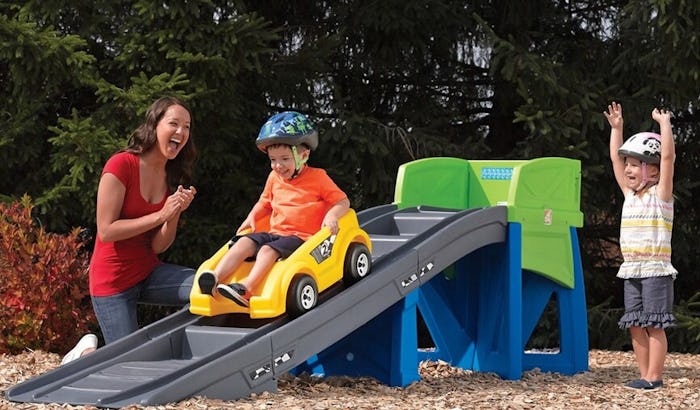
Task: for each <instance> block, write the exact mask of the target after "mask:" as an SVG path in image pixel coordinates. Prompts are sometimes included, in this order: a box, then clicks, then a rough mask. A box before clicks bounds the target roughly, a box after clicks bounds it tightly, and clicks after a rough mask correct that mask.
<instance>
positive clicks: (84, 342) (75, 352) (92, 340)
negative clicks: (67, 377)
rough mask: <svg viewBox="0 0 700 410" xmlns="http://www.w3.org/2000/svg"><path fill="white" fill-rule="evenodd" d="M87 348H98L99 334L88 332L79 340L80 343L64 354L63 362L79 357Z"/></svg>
mask: <svg viewBox="0 0 700 410" xmlns="http://www.w3.org/2000/svg"><path fill="white" fill-rule="evenodd" d="M87 349H97V336H95V335H93V334H92V333H88V334H86V335H85V336H83V337H81V338H80V340H79V341H78V344H76V345H75V347H74V348H72V349H71V351H70V352H68V353H67V354H66V355H65V356H63V359H62V360H61V364H62V365H63V364H66V363H69V362H72V361H73V360H76V359H79V358H80V356H81V355H82V354H83V352H84V351H86V350H87Z"/></svg>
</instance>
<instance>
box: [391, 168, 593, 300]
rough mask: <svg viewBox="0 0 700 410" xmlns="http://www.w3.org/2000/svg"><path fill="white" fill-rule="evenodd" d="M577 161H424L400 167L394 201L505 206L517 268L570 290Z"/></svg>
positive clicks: (577, 221) (577, 215) (577, 220)
mask: <svg viewBox="0 0 700 410" xmlns="http://www.w3.org/2000/svg"><path fill="white" fill-rule="evenodd" d="M580 195H581V163H580V161H578V160H573V159H569V158H558V157H548V158H537V159H532V160H520V161H483V160H465V159H460V158H448V157H438V158H424V159H420V160H417V161H412V162H409V163H406V164H403V165H401V167H399V171H398V175H397V180H396V190H395V193H394V203H395V204H396V205H397V206H398V207H399V208H407V207H412V206H419V205H428V206H436V207H443V208H451V209H469V208H482V207H489V206H507V207H508V221H509V222H513V223H519V224H521V225H522V265H523V266H522V268H523V269H527V270H530V271H533V272H537V273H539V274H541V275H543V276H545V277H547V278H549V279H551V280H553V281H555V282H557V283H559V284H561V285H563V286H566V287H569V288H573V286H574V266H573V254H572V250H571V246H572V244H571V237H570V228H571V227H581V226H583V213H582V212H581V211H580V202H581V196H580Z"/></svg>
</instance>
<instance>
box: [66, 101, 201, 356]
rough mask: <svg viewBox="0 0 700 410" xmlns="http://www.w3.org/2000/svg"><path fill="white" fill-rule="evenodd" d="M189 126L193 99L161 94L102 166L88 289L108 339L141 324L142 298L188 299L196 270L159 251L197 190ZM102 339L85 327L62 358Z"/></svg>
mask: <svg viewBox="0 0 700 410" xmlns="http://www.w3.org/2000/svg"><path fill="white" fill-rule="evenodd" d="M191 128H192V116H191V113H190V110H189V109H188V108H187V106H186V105H185V104H184V103H183V102H182V101H180V100H179V99H177V98H174V97H164V98H161V99H159V100H157V101H156V102H154V103H153V104H152V105H151V107H150V108H149V109H148V111H147V112H146V118H145V122H144V123H143V124H141V125H140V126H139V127H138V128H137V129H136V130H135V131H134V133H133V134H132V135H131V137H130V139H129V146H128V147H127V148H126V149H124V150H122V151H120V152H118V153H116V154H114V155H113V156H112V157H111V158H110V159H109V160H108V161H107V163H106V164H105V166H104V169H103V171H102V176H101V178H100V183H99V186H98V188H97V238H96V240H95V249H94V252H93V254H92V258H91V260H90V295H91V296H92V304H93V309H94V310H95V314H96V316H97V320H98V322H99V324H100V329H101V330H102V335H103V337H104V339H105V343H106V344H108V343H111V342H113V341H115V340H117V339H119V338H121V337H124V336H126V335H128V334H130V333H132V332H134V331H135V330H137V329H138V323H137V315H136V305H137V303H145V304H157V305H171V306H177V305H184V304H186V303H187V302H189V293H190V289H191V287H192V279H193V278H194V273H195V271H194V270H193V269H191V268H186V267H183V266H177V265H173V264H168V263H163V262H161V261H160V260H159V258H158V254H160V253H162V252H164V251H165V250H166V249H168V248H169V247H170V245H171V244H172V243H173V241H174V240H175V234H176V232H177V225H178V221H179V218H180V215H181V213H182V212H184V211H185V210H186V209H187V208H188V207H189V205H190V203H191V202H192V200H193V199H194V196H195V194H196V192H197V191H196V189H195V188H194V187H192V186H189V182H190V178H191V175H192V169H193V165H194V160H195V157H196V149H195V145H194V141H193V140H192V138H191V136H190V131H191ZM184 186H189V188H184ZM96 347H97V338H96V337H95V336H94V335H86V336H84V337H83V338H82V339H81V340H80V342H78V345H76V347H75V348H73V350H71V351H70V352H69V353H68V354H67V355H66V356H65V357H64V359H63V361H62V363H67V362H69V361H71V360H74V359H77V358H78V357H80V355H81V354H84V353H85V352H87V351H92V350H94V349H95V348H96Z"/></svg>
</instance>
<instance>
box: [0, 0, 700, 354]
mask: <svg viewBox="0 0 700 410" xmlns="http://www.w3.org/2000/svg"><path fill="white" fill-rule="evenodd" d="M699 24H700V3H698V2H696V1H694V0H626V1H623V0H590V1H575V0H569V1H563V0H532V1H527V2H513V1H510V0H472V1H466V0H463V1H457V0H442V1H438V0H422V1H419V0H400V1H399V0H383V1H370V0H338V1H332V2H329V1H311V0H290V1H285V2H280V1H272V0H258V1H244V0H228V1H224V0H188V1H169V0H166V1H157V2H154V1H147V0H131V1H114V0H94V1H86V0H74V1H65V0H41V1H39V0H29V1H0V199H2V200H4V201H12V200H16V199H18V198H20V197H21V196H22V195H24V194H28V195H29V196H30V197H31V198H33V200H34V203H35V208H34V209H35V217H36V219H37V220H38V221H39V222H40V224H41V225H43V226H45V227H46V228H47V229H50V230H51V231H54V232H59V233H67V232H69V231H70V230H71V229H72V228H73V227H83V228H87V229H88V230H89V234H90V235H94V197H95V192H96V187H97V181H98V178H99V174H100V171H101V168H102V165H103V163H104V161H105V160H106V159H107V158H108V157H109V155H110V154H112V153H113V152H114V151H116V150H117V149H119V148H120V147H123V146H124V145H125V143H126V138H127V137H128V135H129V134H130V132H131V131H132V130H133V129H134V128H135V127H136V125H137V124H138V123H139V122H140V121H141V118H142V116H143V114H144V112H145V109H146V108H147V107H148V105H149V104H150V102H152V101H153V100H154V99H155V98H157V97H159V96H162V95H164V94H170V95H176V96H179V97H181V98H183V99H185V100H187V101H188V103H189V104H190V106H191V108H192V110H193V112H194V127H193V136H194V141H196V144H197V147H198V149H199V151H200V157H199V162H198V165H197V170H196V175H195V178H196V180H195V181H196V182H195V186H196V187H197V190H198V195H197V199H196V201H195V203H194V204H193V206H192V207H191V208H190V210H189V211H188V213H187V215H186V216H185V217H184V218H183V220H182V225H181V228H180V231H179V235H178V239H177V241H176V243H175V244H174V246H173V247H172V248H171V249H170V250H169V251H168V252H167V254H165V255H164V258H165V259H167V260H169V261H172V262H176V263H182V264H186V265H190V266H198V264H199V263H200V262H201V261H202V260H204V259H205V258H206V257H208V256H209V255H210V254H211V252H212V251H213V250H215V249H217V248H218V247H219V246H220V244H221V241H223V240H225V238H227V237H228V236H229V235H230V233H231V232H230V231H231V230H232V229H233V228H234V227H235V226H238V224H239V222H240V220H242V218H243V217H244V216H245V214H246V213H247V211H248V210H249V208H250V207H251V206H252V204H253V203H254V201H255V200H256V198H257V196H258V195H259V192H260V189H261V187H262V183H263V182H264V176H265V175H266V174H267V172H268V169H269V168H268V166H267V164H266V160H265V158H264V157H262V156H261V154H260V153H259V152H257V150H256V149H255V147H254V145H253V139H254V138H255V136H256V135H257V132H258V130H259V127H260V125H261V124H262V123H263V122H264V120H265V119H266V118H267V117H268V116H269V115H270V114H272V113H274V112H277V111H280V110H292V109H293V110H297V111H301V112H304V113H306V114H308V115H309V116H310V117H311V118H312V119H313V120H314V121H315V122H316V123H317V124H318V127H319V129H320V131H321V145H320V147H319V149H318V151H317V152H315V153H314V155H313V158H312V161H311V162H312V164H314V165H316V166H320V167H324V168H327V169H328V172H329V173H330V174H331V176H333V177H334V179H335V180H336V181H337V182H338V184H339V185H340V186H341V188H343V189H344V190H345V191H346V192H348V194H349V195H350V199H351V201H352V203H353V206H354V207H355V208H356V209H365V208H368V207H371V206H374V205H378V204H384V203H389V202H391V201H392V200H393V187H394V181H395V174H396V170H397V168H398V166H399V165H400V164H402V163H404V162H407V161H410V160H413V159H418V158H422V157H428V156H455V157H461V158H467V159H512V158H517V159H529V158H536V157H542V156H566V157H570V158H575V159H579V160H581V161H582V168H583V186H582V203H581V207H582V210H583V212H584V214H585V225H584V227H583V228H581V229H580V230H579V235H580V242H581V246H582V251H583V264H584V273H585V278H586V279H585V280H586V283H585V286H586V293H587V297H588V304H589V329H590V333H591V347H592V348H595V347H601V348H625V347H626V345H625V343H627V337H626V336H625V334H624V333H623V332H620V331H619V330H617V328H616V326H615V321H616V319H617V317H618V316H619V309H620V307H621V306H622V300H621V295H622V290H621V283H620V281H619V280H617V279H616V278H615V271H616V268H617V266H618V265H619V263H620V259H619V255H618V254H617V251H616V249H617V233H618V226H619V210H620V208H621V205H622V197H621V195H620V194H619V193H618V192H617V188H616V186H615V185H614V181H613V178H612V177H611V175H610V174H611V169H610V166H609V159H608V157H607V156H608V154H607V152H608V149H607V143H608V135H609V134H608V130H607V124H606V122H605V119H604V117H603V116H602V114H601V113H602V111H603V110H605V108H606V106H607V104H608V103H609V102H610V101H612V100H616V101H618V102H621V103H622V104H623V106H624V113H625V120H626V121H625V123H626V124H627V128H626V132H625V134H626V136H629V135H631V134H632V133H634V132H637V131H640V130H653V128H654V124H653V121H652V120H651V117H650V112H651V110H652V108H654V107H656V106H659V107H664V108H668V109H671V110H672V111H673V112H674V114H675V117H674V119H673V123H674V133H675V134H676V138H677V139H676V141H677V152H678V158H677V162H676V164H677V165H676V178H675V193H676V223H675V229H674V242H673V247H674V259H673V263H674V265H675V266H676V267H677V268H678V270H679V271H680V272H681V274H680V276H679V278H678V280H677V283H676V301H677V303H678V307H677V312H678V314H679V317H680V319H681V321H682V324H683V326H682V328H681V329H678V330H676V331H673V332H671V333H670V334H669V335H670V339H671V340H670V342H671V349H672V350H678V351H694V352H697V351H700V329H699V328H700V323H699V322H700V319H699V318H698V300H697V299H698V296H697V292H698V288H697V286H696V284H697V283H698V279H700V278H699V276H700V274H698V272H697V271H696V270H695V269H694V267H695V266H698V262H699V260H698V259H699V258H700V254H698V253H697V252H695V249H694V239H693V238H696V237H697V233H698V232H697V231H698V226H699V225H698V218H699V215H698V211H697V210H696V207H695V206H694V204H693V201H692V197H693V196H694V194H695V196H696V195H697V194H698V193H697V190H698V181H699V180H700V178H698V173H699V172H700V170H699V169H698V164H699V162H698V154H699V152H698V150H699V149H700V148H698V147H699V146H700V145H699V144H697V141H696V135H697V130H698V124H699V123H700V122H699V121H698V111H697V109H698V102H699V100H700V97H699V96H700V93H699V90H700V64H699V62H700V44H699V42H700V39H699V37H698V36H699V34H698V30H697V27H698V25H699ZM693 298H694V299H693Z"/></svg>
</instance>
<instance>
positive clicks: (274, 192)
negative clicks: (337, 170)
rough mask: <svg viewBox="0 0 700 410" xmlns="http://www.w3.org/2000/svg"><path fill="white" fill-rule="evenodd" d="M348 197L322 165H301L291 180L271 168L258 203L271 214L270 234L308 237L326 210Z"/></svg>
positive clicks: (321, 219)
mask: <svg viewBox="0 0 700 410" xmlns="http://www.w3.org/2000/svg"><path fill="white" fill-rule="evenodd" d="M345 198H347V195H345V192H343V191H342V190H341V189H340V188H338V186H337V185H336V184H335V182H333V180H332V179H331V178H330V177H329V176H328V174H327V173H326V171H325V170H323V169H321V168H312V167H309V166H306V167H304V169H302V171H301V172H300V173H299V175H298V176H297V177H296V178H294V179H291V180H286V179H284V178H282V177H280V176H279V175H278V174H277V173H276V172H275V171H271V172H270V175H268V177H267V181H266V182H265V188H264V189H263V192H262V194H261V195H260V199H259V200H258V203H259V204H261V205H263V206H264V207H265V208H266V209H268V210H269V211H270V212H271V214H270V230H269V232H270V233H273V234H277V235H283V236H289V235H296V236H298V237H299V238H301V239H303V240H307V239H309V238H310V237H311V236H312V235H313V234H315V233H316V232H318V230H319V229H321V223H322V222H323V218H324V217H325V216H326V213H327V212H328V210H329V209H330V208H331V207H332V206H333V205H335V204H336V203H338V201H341V200H343V199H345Z"/></svg>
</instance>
